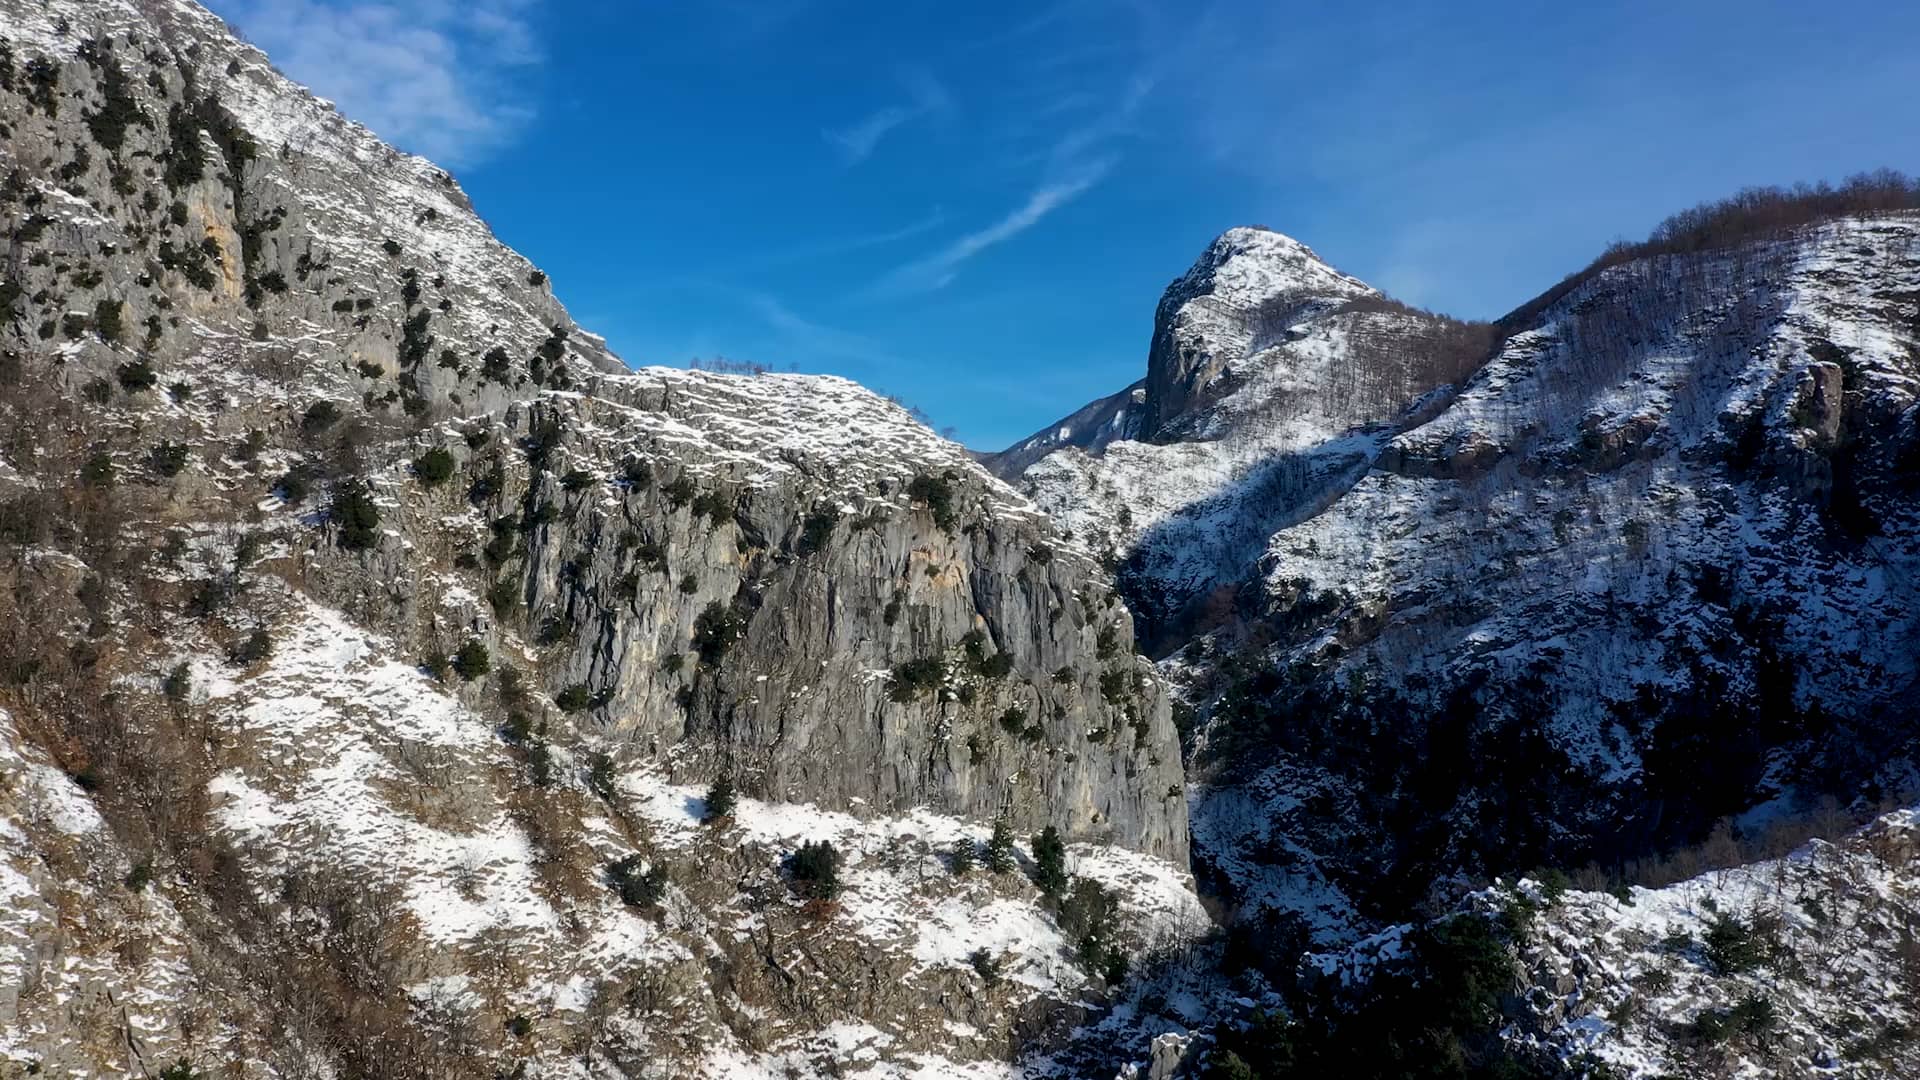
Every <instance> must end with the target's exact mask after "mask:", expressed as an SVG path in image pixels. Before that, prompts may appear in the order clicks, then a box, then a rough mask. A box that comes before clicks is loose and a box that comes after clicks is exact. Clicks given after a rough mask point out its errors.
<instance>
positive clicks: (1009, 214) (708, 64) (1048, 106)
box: [211, 0, 1920, 449]
mask: <svg viewBox="0 0 1920 1080" xmlns="http://www.w3.org/2000/svg"><path fill="white" fill-rule="evenodd" d="M211 6H212V7H213V8H214V9H215V10H217V11H219V12H220V13H221V14H222V15H225V16H226V17H227V18H228V19H229V20H230V21H232V22H233V23H235V24H236V25H237V26H238V27H239V28H240V29H241V30H242V31H243V32H245V33H246V34H247V35H248V36H249V37H250V38H251V39H252V40H254V41H255V42H257V43H259V44H260V45H261V46H262V47H263V48H265V49H267V50H268V52H269V53H271V54H272V55H273V56H274V57H275V59H276V61H278V63H279V65H280V67H281V68H282V70H284V71H286V72H287V73H288V74H289V75H290V76H292V77H293V78H295V79H298V80H300V81H301V82H304V83H306V84H308V85H310V86H312V87H313V88H314V90H315V91H316V92H317V93H320V94H321V95H323V96H326V97H330V98H333V99H334V100H335V101H337V102H339V104H340V105H341V107H342V109H343V111H345V112H346V113H347V114H348V115H350V116H353V117H355V118H356V119H359V120H361V121H363V122H365V123H367V124H368V125H369V126H370V127H372V128H373V129H374V130H375V131H377V132H379V133H380V134H382V135H383V136H385V137H387V138H388V139H389V140H391V141H393V142H395V143H397V144H399V145H400V146H402V147H403V148H405V149H408V150H413V151H416V152H419V153H423V154H426V155H427V156H429V157H433V158H435V159H436V160H438V161H440V162H441V163H442V164H445V165H447V166H449V167H451V168H453V169H454V171H455V172H456V173H457V174H458V175H459V176H460V178H461V181H462V183H463V184H464V185H465V186H466V188H467V190H468V192H469V193H470V194H471V195H472V196H473V199H474V201H475V203H476V204H477V206H478V207H479V209H480V212H481V213H482V214H483V215H484V216H485V217H486V218H487V219H488V221H490V222H491V223H492V224H493V226H494V228H495V230H496V231H497V232H498V233H499V234H500V236H501V237H502V238H503V239H504V240H506V242H508V243H509V244H512V245H513V246H514V247H516V248H518V249H519V250H521V251H522V252H524V253H525V254H526V255H527V256H528V257H529V258H531V259H533V260H534V261H535V262H536V263H538V264H540V265H541V266H543V267H544V268H546V269H547V270H548V271H549V272H550V273H551V274H552V275H553V278H554V283H555V287H556V289H557V291H558V292H559V294H560V296H561V297H562V299H563V300H565V301H566V303H567V304H568V306H569V308H571V310H572V311H573V313H574V315H575V317H576V318H577V319H578V320H579V321H580V322H581V323H582V324H583V325H585V326H587V327H588V328H590V329H593V330H596V331H599V332H601V333H604V334H606V335H607V337H608V338H609V339H610V341H611V343H612V344H613V347H614V348H615V350H616V351H618V352H619V353H620V354H621V355H622V356H623V357H625V358H626V359H627V360H628V361H629V362H631V363H664V364H676V365H677V364H685V363H686V362H687V361H688V360H689V359H690V358H693V357H713V356H726V357H729V358H734V359H740V360H751V361H757V362H760V363H764V364H768V365H770V366H773V367H776V368H787V367H789V366H793V367H797V368H798V369H799V370H803V371H823V372H834V373H838V374H843V375H847V376H850V377H852V378H855V379H859V380H860V381H862V382H864V383H866V384H868V385H870V386H873V387H875V388H876V389H880V390H883V391H886V392H889V393H893V394H896V395H898V396H899V397H901V398H902V399H903V400H905V401H908V402H910V403H912V404H915V405H918V406H919V407H921V408H922V409H924V410H926V412H928V413H929V414H930V415H931V416H932V417H933V419H934V422H935V424H936V425H939V426H952V427H953V428H954V429H955V433H956V434H957V436H958V437H959V438H961V439H962V440H963V441H965V442H967V443H968V444H969V445H973V446H977V447H981V448H985V449H998V448H999V447H1001V446H1004V445H1006V444H1007V443H1009V442H1011V441H1013V440H1015V439H1017V438H1019V437H1021V436H1023V435H1025V434H1027V433H1029V432H1030V431H1032V430H1034V429H1036V428H1038V427H1040V426H1042V425H1044V424H1046V423H1047V422H1049V421H1051V420H1053V419H1055V418H1057V417H1058V416H1061V415H1063V414H1065V413H1067V412H1069V411H1071V410H1072V409H1075V408H1077V407H1078V406H1079V405H1081V404H1083V403H1084V402H1085V401H1087V400H1089V399H1091V398H1094V397H1097V396H1100V395H1102V394H1106V393H1110V392H1112V391H1114V390H1116V389H1118V388H1120V387H1122V386H1124V385H1126V384H1127V383H1129V382H1131V381H1132V380H1134V379H1136V378H1138V377H1139V376H1140V375H1141V374H1142V373H1143V372H1144V366H1145V360H1146V345H1147V339H1148V335H1149V332H1150V330H1151V327H1152V319H1153V308H1154V303H1155V301H1156V300H1157V299H1158V297H1159V294H1160V291H1161V289H1163V288H1164V287H1165V285H1166V284H1167V282H1168V281H1169V280H1171V279H1172V278H1174V277H1176V276H1178V275H1179V274H1180V273H1181V272H1182V271H1184V270H1185V268H1186V267H1187V266H1188V265H1189V264H1190V263H1191V262H1192V260H1193V259H1194V258H1195V256H1197V255H1198V254H1199V252H1200V251H1201V250H1202V249H1203V248H1204V247H1205V245H1206V244H1207V242H1208V241H1209V240H1211V239H1212V238H1213V237H1214V236H1215V235H1216V234H1218V233H1219V232H1220V231H1221V230H1223V229H1225V228H1228V227H1230V226H1233V225H1239V224H1263V225H1267V226H1269V227H1271V228H1274V229H1278V230H1280V231H1282V232H1285V233H1288V234H1290V235H1292V236H1295V237H1298V238H1299V239H1301V240H1303V241H1305V242H1306V243H1308V244H1310V245H1312V246H1313V247H1314V248H1315V250H1316V251H1318V252H1319V253H1320V255H1321V256H1322V257H1323V258H1325V259H1327V260H1328V261H1329V262H1332V263H1333V264H1334V265H1336V266H1338V267H1340V268H1341V269H1343V270H1346V271H1348V272H1349V273H1353V274H1356V275H1358V276H1360V277H1362V278H1364V279H1366V280H1368V281H1370V282H1372V283H1373V284H1375V285H1376V286H1379V287H1381V288H1383V289H1386V290H1388V291H1389V292H1392V293H1394V294H1395V295H1397V296H1400V297H1401V298H1403V299H1406V300H1409V301H1411V302H1414V303H1418V304H1422V305H1425V306H1429V307H1434V308H1437V309H1440V310H1444V311H1448V312H1451V313H1454V314H1458V315H1462V316H1471V317H1493V316H1497V315H1499V314H1501V313H1503V312H1504V311H1506V310H1507V309H1509V308H1511V307H1513V306H1515V305H1517V304H1518V303H1520V302H1521V301H1523V300H1525V299H1526V298H1528V297H1529V296H1531V295H1532V294H1534V293H1536V292H1539V291H1541V290H1542V289H1544V288H1546V287H1547V286H1548V285H1550V284H1552V283H1553V282H1554V281H1555V280H1557V279H1558V278H1559V277H1561V276H1562V275H1564V274H1566V273H1568V272H1569V271H1571V270H1574V269H1576V268H1578V267H1579V266H1580V265H1582V264H1584V263H1585V262H1586V261H1587V260H1589V259H1590V258H1591V257H1592V256H1593V255H1594V254H1596V253H1597V252H1598V251H1599V250H1600V248H1602V247H1603V246H1604V245H1605V244H1606V243H1607V242H1608V241H1610V240H1612V239H1615V238H1617V237H1622V236H1630V237H1637V236H1639V235H1642V234H1644V233H1645V232H1646V230H1647V229H1648V228H1649V227H1651V226H1652V225H1653V224H1654V223H1655V222H1656V221H1658V220H1659V219H1660V218H1661V217H1663V216H1664V215H1665V214H1667V213H1669V212H1671V211H1672V210H1675V209H1679V208H1681V207H1683V206H1686V205H1690V204H1692V203H1695V202H1699V201H1701V200H1703V199H1708V198H1714V197H1718V196H1721V195H1725V194H1728V193H1730V192H1732V191H1733V190H1735V189H1737V188H1739V187H1742V186H1745V185H1749V184H1757V183H1775V182H1790V181H1793V180H1799V179H1819V178H1838V177H1840V176H1842V175H1844V174H1846V173H1849V172H1853V171H1857V170H1860V169H1865V168H1875V167H1879V166H1883V165H1884V166H1892V167H1895V168H1902V169H1906V170H1908V171H1916V170H1920V114H1916V113H1915V111H1914V106H1913V101H1914V99H1915V98H1916V97H1920V49H1916V48H1915V46H1914V43H1915V42H1916V41H1920V5H1915V4H1910V3H1890V2H1887V0H1876V2H1871V3H1869V2H1860V0H1830V2H1823V3H1817V4H1809V3H1805V2H1798V3H1785V2H1776V0H1757V2H1747V3H1728V2H1724V0H1702V2H1695V3H1684V2H1682V3H1664V4H1655V3H1644V4H1643V3H1618V4H1544V3H1538V2H1529V3H1517V2H1492V3H1477V4H1465V5H1463V4H1453V3H1398V4H1387V3H1379V4H1312V5H1308V4H1300V3H1283V2H1278V0H1267V2H1258V0H1212V2H1208V0H1186V2H1183V3H1172V2H1167V3H1156V2H1147V0H1132V2H1128V0H1064V2H1054V0H1036V2H1029V3H1022V4H1002V3H997V2H990V0H979V2H975V3H968V4H934V3H927V2H922V0H896V2H894V3H890V4H886V5H880V4H872V3H853V2H846V0H840V2H836V0H706V2H700V3H668V2H664V0H636V2H624V0H546V2H542V0H385V2H371V0H211Z"/></svg>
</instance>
